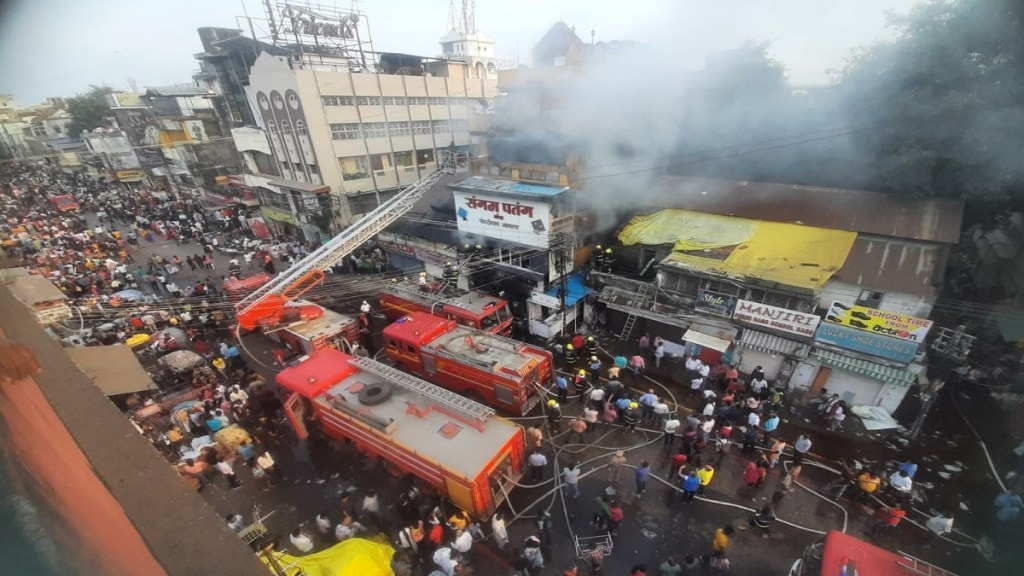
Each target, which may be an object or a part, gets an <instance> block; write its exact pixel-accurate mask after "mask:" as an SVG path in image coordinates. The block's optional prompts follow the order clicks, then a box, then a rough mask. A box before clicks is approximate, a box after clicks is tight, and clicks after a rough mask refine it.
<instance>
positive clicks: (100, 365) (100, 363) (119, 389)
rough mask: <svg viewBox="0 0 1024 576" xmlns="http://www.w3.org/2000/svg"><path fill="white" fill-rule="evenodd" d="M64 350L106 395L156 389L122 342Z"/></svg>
mask: <svg viewBox="0 0 1024 576" xmlns="http://www.w3.org/2000/svg"><path fill="white" fill-rule="evenodd" d="M67 352H68V356H70V357H71V361H72V362H74V363H75V364H76V365H77V366H78V368H79V369H81V370H82V372H84V373H85V375H86V376H88V377H89V379H90V380H92V383H93V384H95V385H96V387H97V388H99V389H100V390H101V391H102V392H103V394H105V395H107V396H116V395H118V394H131V393H132V392H141V391H143V390H156V385H155V384H153V380H152V378H150V377H149V374H147V373H146V371H145V369H143V368H142V365H141V364H139V360H138V358H136V357H135V353H134V352H132V349H131V348H129V347H127V346H125V345H123V344H117V345H113V346H87V347H83V348H68V349H67Z"/></svg>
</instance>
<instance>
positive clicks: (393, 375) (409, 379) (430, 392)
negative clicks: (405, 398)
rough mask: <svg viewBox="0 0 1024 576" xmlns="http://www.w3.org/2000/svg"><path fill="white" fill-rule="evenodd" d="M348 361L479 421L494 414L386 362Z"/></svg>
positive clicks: (481, 406)
mask: <svg viewBox="0 0 1024 576" xmlns="http://www.w3.org/2000/svg"><path fill="white" fill-rule="evenodd" d="M349 363H350V364H352V365H353V366H355V367H356V368H359V369H360V370H365V371H367V372H370V373H371V374H376V375H377V376H380V377H381V378H385V379H387V380H388V381H389V382H394V383H395V384H398V385H399V386H402V387H404V388H406V389H408V390H411V391H413V392H416V393H417V394H419V395H421V396H424V397H426V398H429V399H430V400H433V401H435V402H437V403H439V404H443V405H445V406H447V407H449V408H453V409H455V410H458V411H459V412H461V413H463V414H465V415H467V416H470V417H472V418H475V419H477V420H479V421H480V422H486V421H487V420H489V419H490V418H491V416H494V409H493V408H491V407H490V406H484V405H483V404H480V403H479V402H474V401H473V400H470V399H469V398H466V397H465V396H461V395H459V394H456V393H455V392H452V391H450V390H445V389H444V388H441V387H440V386H435V385H433V384H431V383H429V382H426V381H424V380H420V379H419V378H417V377H415V376H411V375H409V374H406V373H405V372H402V371H401V370H399V369H397V368H392V367H391V366H388V365H387V364H382V363H380V362H377V361H376V360H374V359H372V358H368V357H365V356H357V357H355V358H351V359H350V360H349Z"/></svg>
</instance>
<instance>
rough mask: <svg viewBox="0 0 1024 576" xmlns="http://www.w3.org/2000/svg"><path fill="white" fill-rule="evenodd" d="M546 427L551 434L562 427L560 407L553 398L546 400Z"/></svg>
mask: <svg viewBox="0 0 1024 576" xmlns="http://www.w3.org/2000/svg"><path fill="white" fill-rule="evenodd" d="M548 429H549V430H550V431H551V435H552V436H554V435H555V434H558V433H559V432H560V431H561V429H562V409H561V408H559V406H558V402H556V401H555V400H548Z"/></svg>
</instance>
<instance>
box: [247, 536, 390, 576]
mask: <svg viewBox="0 0 1024 576" xmlns="http://www.w3.org/2000/svg"><path fill="white" fill-rule="evenodd" d="M394 553H395V550H394V549H393V548H392V547H391V546H388V545H387V544H378V543H377V542H372V541H370V540H366V539H363V538H349V539H348V540H345V541H344V542H339V543H338V544H335V545H334V546H331V547H330V548H328V549H326V550H322V551H320V552H317V553H315V554H308V555H306V556H292V555H291V554H275V555H274V559H275V560H276V562H277V565H278V566H280V567H281V568H283V569H284V573H285V574H287V575H288V576H298V575H299V574H302V575H303V576H348V575H349V574H352V575H358V576H394V574H395V573H394V571H393V570H391V556H392V555H393V554H394ZM260 558H261V559H262V560H263V563H264V564H267V563H268V560H267V559H266V558H264V557H263V555H262V554H260ZM267 568H268V569H270V566H269V565H268V566H267ZM270 573H271V574H274V571H273V569H270Z"/></svg>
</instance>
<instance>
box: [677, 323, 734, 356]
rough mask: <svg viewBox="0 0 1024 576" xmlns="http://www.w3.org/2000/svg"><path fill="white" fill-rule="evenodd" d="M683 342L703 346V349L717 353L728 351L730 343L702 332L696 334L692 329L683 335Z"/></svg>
mask: <svg viewBox="0 0 1024 576" xmlns="http://www.w3.org/2000/svg"><path fill="white" fill-rule="evenodd" d="M683 340H684V341H685V342H689V343H691V344H696V345H698V346H703V347H704V348H711V349H712V350H718V351H719V352H725V351H726V350H728V349H729V346H730V345H731V344H732V342H729V341H728V340H723V339H722V338H716V337H714V336H711V335H709V334H705V333H703V332H697V331H696V330H694V329H692V328H691V329H689V330H687V331H686V334H683Z"/></svg>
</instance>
